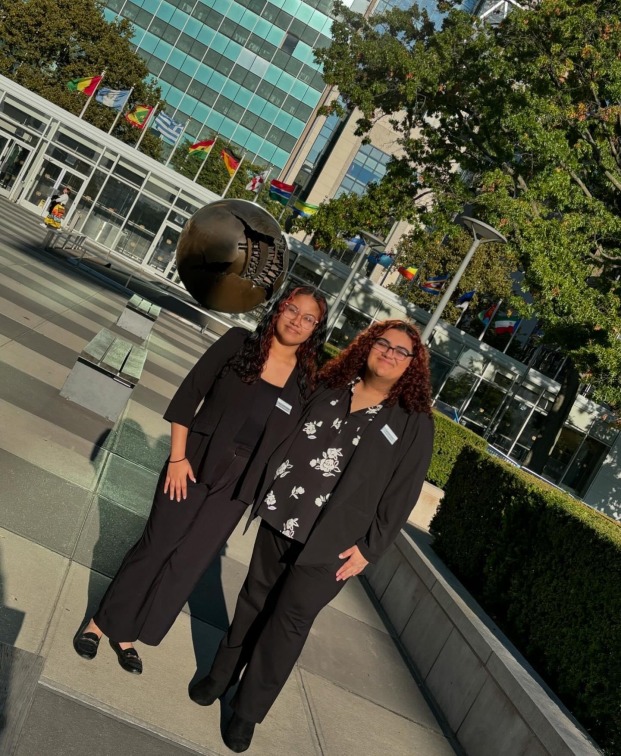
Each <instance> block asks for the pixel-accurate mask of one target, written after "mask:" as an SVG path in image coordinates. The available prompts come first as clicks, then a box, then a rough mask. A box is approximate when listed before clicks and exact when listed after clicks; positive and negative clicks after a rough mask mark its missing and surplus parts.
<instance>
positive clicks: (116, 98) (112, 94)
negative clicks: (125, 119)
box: [95, 87, 132, 110]
mask: <svg viewBox="0 0 621 756" xmlns="http://www.w3.org/2000/svg"><path fill="white" fill-rule="evenodd" d="M131 92H132V90H131V89H108V88H107V87H99V89H98V90H97V92H96V94H95V99H96V100H97V102H100V103H101V104H102V105H105V106H106V107H107V108H114V110H123V108H124V107H125V105H126V103H127V100H128V99H129V96H130V94H131Z"/></svg>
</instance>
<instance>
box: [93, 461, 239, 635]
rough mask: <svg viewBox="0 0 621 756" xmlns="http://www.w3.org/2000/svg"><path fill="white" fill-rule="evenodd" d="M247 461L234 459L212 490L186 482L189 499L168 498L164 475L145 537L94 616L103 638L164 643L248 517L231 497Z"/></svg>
mask: <svg viewBox="0 0 621 756" xmlns="http://www.w3.org/2000/svg"><path fill="white" fill-rule="evenodd" d="M247 462H248V460H247V459H246V458H244V457H235V458H234V459H233V461H232V462H231V465H230V466H229V467H228V469H227V470H226V471H225V472H224V474H223V476H222V477H221V478H220V480H219V481H218V483H217V484H216V485H215V486H213V487H212V488H211V489H208V488H207V486H206V485H204V484H202V483H192V482H191V481H190V480H188V497H187V499H185V500H181V501H176V500H175V501H171V500H170V498H169V496H168V495H164V481H165V478H166V471H165V469H164V471H162V475H161V476H160V479H159V481H158V484H157V491H156V493H155V499H154V500H153V506H152V508H151V514H150V515H149V519H148V520H147V524H146V527H145V530H144V532H143V534H142V537H141V538H140V540H139V541H138V543H137V544H136V545H135V546H133V548H131V549H130V550H129V551H128V553H127V555H126V556H125V559H124V560H123V563H122V564H121V567H120V568H119V571H118V572H117V574H116V576H115V577H114V580H113V581H112V583H111V584H110V586H109V587H108V590H107V592H106V595H105V596H104V597H103V600H102V602H101V604H100V606H99V609H98V610H97V613H96V614H95V616H94V618H93V619H94V620H95V622H96V623H97V625H98V626H99V628H100V629H101V630H102V631H103V632H104V633H105V635H107V636H108V637H109V638H111V639H112V640H115V641H117V642H123V641H125V642H129V641H132V642H133V641H135V640H140V641H142V642H143V643H147V644H149V645H151V646H157V645H158V644H159V643H160V642H161V641H162V639H163V638H164V636H165V635H166V633H167V632H168V631H169V630H170V628H171V627H172V624H173V622H174V621H175V619H176V618H177V616H178V614H179V612H180V611H181V610H182V609H183V607H184V605H185V602H186V601H187V600H188V598H189V596H190V594H191V593H192V590H193V588H194V586H195V585H196V583H197V582H198V581H199V580H200V578H201V576H202V574H203V573H204V572H205V570H206V569H207V568H208V567H209V565H210V564H211V562H212V561H213V560H214V559H215V557H216V556H217V555H218V554H219V553H220V551H221V549H222V547H223V546H224V544H225V543H226V541H227V539H228V538H229V536H230V535H231V533H232V532H233V530H234V529H235V526H236V525H237V523H238V522H239V521H240V519H241V517H242V515H243V513H244V510H245V508H246V505H245V504H244V503H242V502H240V501H237V500H235V499H233V498H232V496H233V491H234V489H235V485H236V483H237V481H238V478H239V476H240V474H241V473H242V471H243V469H244V467H245V466H246V463H247Z"/></svg>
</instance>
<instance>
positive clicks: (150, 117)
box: [134, 102, 160, 150]
mask: <svg viewBox="0 0 621 756" xmlns="http://www.w3.org/2000/svg"><path fill="white" fill-rule="evenodd" d="M159 106H160V104H159V102H158V103H157V105H156V106H155V107H154V108H153V110H152V111H151V112H150V113H149V117H148V118H147V120H146V121H145V122H144V124H143V126H142V134H141V135H140V137H139V138H138V141H137V142H136V144H135V145H134V149H135V150H137V149H138V147H140V143H141V142H142V140H143V139H144V135H145V134H146V133H147V130H148V129H149V126H150V125H151V121H152V120H153V118H155V114H156V113H157V109H158V108H159Z"/></svg>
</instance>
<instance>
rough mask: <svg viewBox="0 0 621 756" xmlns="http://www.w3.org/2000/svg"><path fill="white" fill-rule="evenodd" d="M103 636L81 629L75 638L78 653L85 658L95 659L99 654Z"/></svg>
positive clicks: (74, 644) (74, 645)
mask: <svg viewBox="0 0 621 756" xmlns="http://www.w3.org/2000/svg"><path fill="white" fill-rule="evenodd" d="M100 640H101V636H100V635H97V634H96V633H84V632H82V631H81V630H79V631H78V634H77V635H76V636H75V637H74V639H73V647H74V648H75V651H76V654H78V656H81V657H82V658H83V659H94V658H95V657H96V656H97V650H98V648H99V641H100Z"/></svg>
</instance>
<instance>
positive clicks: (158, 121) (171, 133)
mask: <svg viewBox="0 0 621 756" xmlns="http://www.w3.org/2000/svg"><path fill="white" fill-rule="evenodd" d="M152 128H153V129H155V131H159V133H160V134H161V135H162V138H163V139H164V141H165V142H169V143H170V144H175V143H176V141H177V139H179V137H180V136H181V134H183V124H182V123H178V122H177V121H175V120H173V119H172V118H171V117H170V116H169V115H166V113H158V114H157V116H156V118H155V120H154V121H153V124H152Z"/></svg>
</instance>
